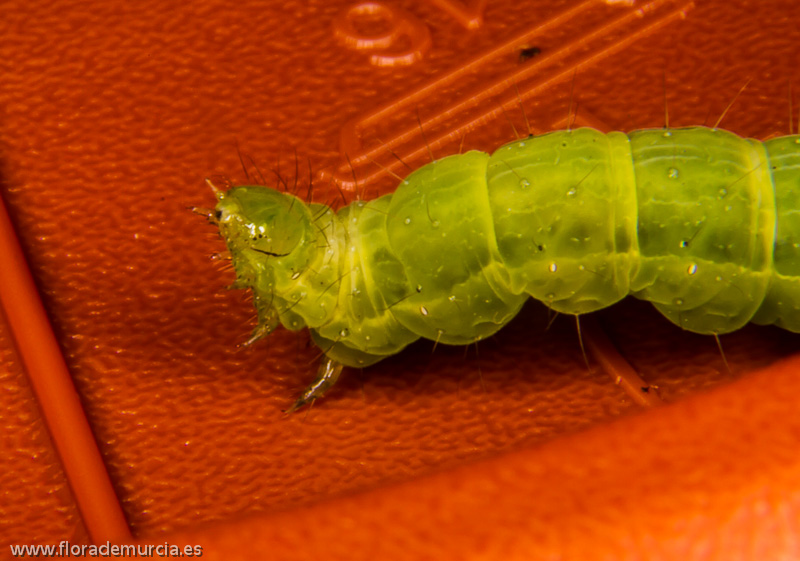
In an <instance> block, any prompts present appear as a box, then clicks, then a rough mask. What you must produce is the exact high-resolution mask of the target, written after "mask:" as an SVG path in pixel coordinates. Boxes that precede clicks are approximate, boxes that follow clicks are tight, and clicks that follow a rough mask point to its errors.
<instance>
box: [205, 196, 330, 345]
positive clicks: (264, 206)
mask: <svg viewBox="0 0 800 561" xmlns="http://www.w3.org/2000/svg"><path fill="white" fill-rule="evenodd" d="M216 196H217V200H218V202H217V206H216V208H215V209H214V211H213V212H211V213H209V215H208V217H209V220H211V222H213V223H215V224H217V225H218V226H219V231H220V235H221V236H222V237H223V238H224V239H225V243H226V244H227V246H228V251H229V252H230V255H231V260H232V262H233V266H234V269H235V270H236V282H235V283H234V284H233V286H232V288H251V289H252V291H253V296H254V299H255V305H256V309H257V310H258V327H257V328H256V330H255V332H254V333H253V337H251V339H250V341H248V343H250V342H253V341H255V340H256V339H258V338H260V337H263V336H265V335H267V334H269V333H270V332H271V331H272V330H273V329H275V327H277V325H278V323H279V322H281V321H282V320H284V323H285V320H286V318H283V317H282V316H281V312H282V310H287V309H289V308H290V305H289V304H288V303H287V301H286V300H285V296H286V294H287V292H288V288H289V287H291V285H292V284H293V283H294V282H295V280H296V279H297V278H298V277H299V276H300V274H301V273H302V272H303V271H305V270H306V269H307V268H308V265H309V263H310V261H311V259H312V258H313V257H314V254H315V251H316V248H315V243H314V242H315V236H314V230H313V227H312V217H311V215H310V213H309V211H308V207H307V206H306V205H305V204H304V203H303V202H302V201H300V200H298V199H296V198H295V197H294V196H293V195H290V194H287V193H282V192H279V191H276V190H274V189H269V188H265V187H260V186H240V187H233V188H232V189H230V190H228V191H226V192H222V191H220V190H217V191H216Z"/></svg>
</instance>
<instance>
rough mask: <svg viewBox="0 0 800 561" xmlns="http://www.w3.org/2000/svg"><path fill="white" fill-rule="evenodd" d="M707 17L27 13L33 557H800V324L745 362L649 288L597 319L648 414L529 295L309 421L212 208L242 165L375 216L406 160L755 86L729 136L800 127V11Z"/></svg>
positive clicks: (553, 12)
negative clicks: (146, 549) (479, 333)
mask: <svg viewBox="0 0 800 561" xmlns="http://www.w3.org/2000/svg"><path fill="white" fill-rule="evenodd" d="M695 4H696V5H695ZM695 4H692V3H691V2H686V1H678V0H650V1H641V0H636V1H635V2H625V1H617V2H612V1H603V0H591V1H590V0H584V1H580V0H553V1H551V2H547V3H529V2H517V3H513V4H512V3H511V2H507V1H503V2H496V3H486V2H481V1H466V0H431V1H430V2H424V3H423V2H416V3H414V2H399V1H398V2H391V3H388V2H387V3H382V2H381V3H379V2H371V3H358V2H339V1H334V2H296V3H288V4H287V3H285V2H272V3H265V2H241V3H234V4H231V3H230V2H209V1H201V2H195V3H187V2H172V1H169V0H168V1H166V2H165V1H159V2H153V1H145V2H137V3H123V2H113V1H112V2H105V3H97V4H87V3H85V2H72V1H67V2H61V3H57V4H53V3H52V2H50V3H45V2H25V3H21V2H20V3H6V4H5V5H4V6H3V9H2V11H3V15H2V18H0V69H2V80H1V81H0V83H1V84H2V85H1V86H0V107H2V110H3V119H2V120H0V181H1V183H0V195H2V199H3V201H4V203H5V206H6V208H7V210H8V214H9V216H10V223H11V225H13V229H14V230H15V231H16V237H17V238H18V239H19V244H20V245H21V248H22V253H21V254H17V253H15V252H16V251H17V250H16V249H15V247H16V241H15V240H14V237H13V236H12V235H11V234H10V231H11V228H10V226H9V227H6V226H4V225H3V222H2V221H1V220H0V227H2V228H0V229H2V240H3V243H4V244H5V245H3V246H2V261H0V297H2V304H3V314H4V315H3V316H0V317H3V322H0V356H2V362H0V381H2V390H3V391H2V392H1V393H0V396H1V397H0V399H2V404H0V412H1V414H2V417H0V419H2V422H3V438H2V440H0V445H2V448H3V449H2V460H0V462H2V464H0V467H1V468H2V469H0V474H2V475H0V493H2V497H3V500H2V501H0V549H2V551H3V553H4V554H7V552H8V551H9V549H8V545H9V544H23V543H42V544H57V543H59V542H60V541H61V540H69V541H70V542H71V543H73V544H86V543H90V541H94V542H95V543H104V542H105V540H111V541H118V540H127V539H130V538H127V537H126V536H128V535H130V536H131V537H132V538H133V539H138V540H140V541H141V542H142V543H144V542H148V543H164V542H170V543H176V544H184V543H185V544H199V545H202V546H203V547H204V548H205V555H204V557H205V558H210V559H252V558H265V559H266V558H269V559H282V558H286V559H288V558H305V557H308V558H315V559H338V558H347V559H358V558H360V557H363V558H367V557H369V558H388V559H407V558H414V559H418V558H431V559H433V558H436V559H441V558H459V559H496V558H501V557H502V558H512V559H513V558H526V559H554V558H566V559H680V560H681V561H684V560H690V559H733V558H736V559H780V558H785V559H792V558H800V452H798V450H800V421H798V418H800V416H799V415H798V414H797V412H798V411H800V397H798V396H800V377H798V375H797V373H798V370H799V369H800V356H797V349H798V348H800V338H799V337H798V336H797V335H793V334H790V333H787V332H784V331H781V330H779V329H774V328H761V327H756V326H749V327H747V328H745V329H743V330H741V331H739V332H737V333H734V334H731V335H726V336H724V337H722V338H721V344H722V347H723V348H724V350H725V356H726V358H727V362H728V363H729V365H730V370H728V369H726V368H725V365H724V363H723V361H722V358H721V355H720V353H719V350H718V348H717V344H716V342H715V341H714V339H713V338H710V337H702V336H695V335H692V334H689V333H685V332H682V331H681V330H679V329H678V328H676V327H675V326H673V325H672V324H670V323H669V322H667V321H666V320H665V319H663V318H662V317H661V316H660V315H658V314H657V313H656V312H655V311H653V310H652V309H651V307H650V306H649V304H646V303H641V302H624V303H622V304H620V305H618V306H615V307H612V308H609V309H607V310H605V311H603V312H601V313H598V314H596V316H597V317H596V318H593V322H594V324H595V325H592V326H589V325H588V324H587V327H589V333H588V334H587V335H588V336H589V338H588V340H587V343H588V345H587V347H588V348H590V350H591V348H592V346H593V344H599V345H601V347H602V346H603V345H604V343H603V340H604V338H607V340H608V341H610V344H613V345H614V346H615V347H616V348H617V349H618V351H619V355H620V356H621V357H623V359H624V360H623V367H624V366H625V364H624V363H625V362H627V363H628V366H630V367H632V368H633V370H635V372H637V373H638V375H639V376H641V378H642V380H643V381H644V382H645V383H646V384H649V385H650V386H651V390H652V391H653V392H654V394H655V395H656V396H657V397H658V398H660V400H661V401H663V402H666V404H665V405H655V406H653V407H649V408H648V407H647V404H645V405H642V404H640V403H638V402H636V401H634V400H633V399H632V398H631V397H630V396H629V395H628V394H627V393H626V392H625V391H623V389H622V388H621V387H620V386H617V385H616V384H615V383H614V382H615V380H614V377H615V375H614V374H612V375H611V376H609V373H607V372H604V371H603V370H601V368H600V367H599V366H597V364H598V361H597V360H596V359H595V358H593V357H590V360H591V361H592V364H593V370H588V369H587V368H586V365H585V364H584V359H583V357H582V356H581V352H580V347H579V343H578V339H577V336H576V332H575V325H574V321H571V319H570V318H557V319H556V321H555V322H554V323H553V324H552V326H551V327H550V328H549V329H548V328H547V326H548V322H549V320H550V318H549V317H548V315H547V311H546V310H545V309H544V308H543V307H542V306H539V305H536V304H535V303H532V304H531V305H530V306H528V307H526V308H525V310H524V311H523V312H522V314H521V315H520V316H519V318H518V319H516V320H515V321H514V322H513V323H512V324H511V325H510V326H508V327H507V328H506V329H504V330H503V331H501V332H500V333H499V334H498V335H496V336H495V337H493V338H492V339H490V340H488V341H485V342H482V343H481V344H480V345H479V347H478V349H477V352H476V350H475V349H474V348H470V349H468V350H467V351H466V352H465V350H464V349H462V348H452V347H451V348H447V347H443V346H439V347H438V348H437V349H436V350H435V352H433V353H432V352H431V348H432V344H430V343H424V342H423V343H420V344H415V345H413V346H412V347H410V348H409V349H408V350H407V351H405V352H404V353H402V354H401V355H398V356H397V357H392V358H390V359H388V360H385V361H383V362H382V363H380V364H378V365H376V366H374V367H371V368H369V369H366V370H364V371H363V372H359V371H347V372H346V373H345V375H344V376H343V379H342V380H341V381H340V382H339V383H338V384H337V386H336V387H335V388H334V389H333V390H332V391H331V392H330V394H329V395H328V396H327V397H326V398H325V399H324V400H322V401H320V402H318V403H316V404H315V405H314V407H313V408H312V409H311V410H310V411H309V412H307V413H306V412H300V413H299V414H295V415H293V416H291V417H289V418H284V417H283V416H282V414H281V410H282V409H285V408H286V407H288V406H289V405H290V403H291V402H292V400H293V399H294V398H295V397H296V396H297V394H298V392H299V391H300V390H301V389H302V388H303V387H304V385H305V384H306V383H308V382H309V381H310V379H311V378H312V377H313V373H314V370H315V367H316V358H317V356H318V350H317V349H316V348H314V347H313V345H311V344H310V343H309V339H308V336H307V334H305V333H290V332H287V331H283V330H279V331H278V332H276V333H274V334H273V335H271V336H270V338H269V339H268V340H267V341H266V342H265V343H260V344H257V345H255V346H254V348H251V349H247V350H239V349H237V345H238V344H239V343H241V342H242V341H244V340H245V339H246V338H247V336H248V333H249V330H250V329H251V327H252V325H253V315H254V313H253V310H252V306H251V304H250V302H249V301H248V299H247V298H246V295H245V294H244V293H243V292H239V291H225V290H224V288H223V287H224V286H225V285H227V284H229V283H230V282H231V281H232V272H231V271H230V270H227V269H226V268H225V267H224V266H220V265H219V264H218V263H219V262H214V261H212V260H210V259H209V256H210V255H212V254H214V253H216V252H220V251H222V250H223V247H224V246H223V244H222V241H221V240H220V239H219V237H218V236H217V234H216V232H215V231H214V228H213V227H212V226H210V225H208V224H207V223H206V222H205V221H204V220H203V218H202V217H199V216H198V215H196V214H193V213H192V212H190V211H189V210H188V208H189V207H192V206H198V207H209V206H212V205H213V204H214V199H213V196H212V193H211V192H210V190H209V189H208V187H207V186H206V185H205V184H204V182H203V180H204V178H205V177H207V176H216V177H220V176H223V177H227V178H229V180H230V182H232V183H242V182H245V181H247V177H246V176H245V172H244V171H243V170H242V167H241V163H240V157H239V152H241V154H242V156H243V158H242V159H243V161H244V163H245V164H246V166H247V168H248V172H247V173H248V174H249V176H250V178H251V180H254V181H255V180H257V181H259V182H260V181H262V176H263V180H264V182H266V183H269V184H272V185H277V184H279V183H280V180H278V179H277V176H280V178H281V180H282V181H284V182H285V183H286V184H288V186H289V187H290V188H294V186H295V184H297V188H298V189H300V190H301V192H303V193H305V190H306V189H308V187H309V181H311V182H312V189H311V191H312V193H313V197H314V199H315V200H318V201H323V202H334V201H337V200H341V197H345V198H348V199H353V198H355V197H356V196H363V197H366V198H371V197H373V196H375V195H376V194H377V193H382V192H389V191H391V190H392V189H393V188H394V185H395V184H396V179H394V178H392V176H391V174H390V173H389V171H391V172H393V173H397V174H399V175H404V174H405V173H407V171H408V170H407V168H406V167H405V166H404V165H403V164H401V163H400V162H398V160H397V159H395V158H394V156H393V155H392V153H391V152H393V153H394V154H397V155H398V156H399V157H400V158H401V159H402V160H403V161H404V162H406V163H407V164H408V165H409V166H410V167H412V168H413V167H417V166H419V165H422V164H424V163H425V162H426V161H428V159H429V155H428V149H430V150H431V151H432V152H433V154H434V156H435V157H440V156H444V155H446V154H449V153H454V152H457V151H459V150H467V149H481V150H492V149H494V148H495V147H496V146H498V145H499V144H501V143H503V142H506V141H508V140H510V139H512V138H514V132H513V131H512V126H511V125H510V124H509V123H513V127H514V128H516V130H517V132H518V133H519V134H527V132H528V130H532V131H534V132H541V131H545V130H550V129H554V128H563V127H565V126H567V125H568V123H571V122H573V121H574V122H575V124H576V126H578V125H589V126H594V127H597V128H601V129H606V130H612V129H616V130H631V129H636V128H644V127H660V126H663V125H664V124H665V119H668V122H669V124H670V125H671V126H682V125H698V124H704V123H705V124H709V125H713V124H714V123H715V122H716V121H717V119H718V118H719V116H720V115H721V114H722V113H723V111H724V110H725V108H726V106H727V105H728V104H729V102H730V101H731V100H732V99H733V98H734V96H736V93H737V92H738V91H739V90H740V88H741V87H742V86H743V85H744V84H745V83H748V85H747V88H746V89H745V90H744V91H743V92H742V93H741V95H740V96H739V97H738V98H737V99H736V101H735V103H734V104H733V106H732V107H731V109H730V110H728V111H727V113H725V115H724V119H723V121H722V124H721V126H723V127H724V128H727V129H729V130H732V131H734V132H736V133H737V134H740V135H742V136H750V137H755V138H762V139H764V138H768V137H770V136H773V135H780V134H786V133H788V132H790V130H797V127H798V124H797V121H798V119H797V117H795V118H793V119H790V113H791V112H792V108H793V107H794V108H797V107H798V103H797V102H795V103H794V104H793V103H792V102H791V91H792V81H793V80H794V70H795V69H796V68H797V67H798V62H799V60H798V59H799V58H800V31H798V29H797V26H796V24H795V22H797V21H798V20H800V6H798V5H797V4H796V3H795V2H793V1H789V0H767V1H762V2H758V3H756V2H750V3H732V2H724V1H722V0H708V1H704V2H701V1H699V0H696V1H695ZM798 88H800V86H798V87H795V88H794V89H795V90H797V89H798ZM520 102H521V105H522V106H523V107H524V115H523V112H522V111H521V110H520ZM665 109H668V117H666V113H667V111H665ZM794 112H795V113H796V111H794ZM526 118H527V120H528V121H529V124H528V123H526ZM792 121H794V122H793V123H792ZM420 124H421V126H420ZM420 129H421V130H422V132H421V130H420ZM376 162H377V164H379V165H376ZM309 166H310V169H309ZM296 170H297V171H296ZM387 170H389V171H387ZM353 176H355V181H354V180H353ZM295 178H297V179H295ZM337 185H338V187H339V188H337ZM340 189H341V191H340ZM355 191H358V195H356V193H355ZM0 218H2V213H0ZM21 255H24V256H25V258H26V260H27V265H28V266H29V268H30V273H31V274H30V275H29V274H28V272H27V271H26V269H25V266H24V263H23V259H22V258H21ZM32 283H35V287H36V288H38V293H39V296H40V297H41V304H43V308H42V307H41V305H40V304H39V303H37V302H36V299H35V292H34V291H33V286H34V284H32ZM31 296H34V298H31ZM43 313H46V315H47V317H48V318H49V320H50V326H51V328H52V329H51V330H48V329H47V325H46V322H44V321H43V320H44V315H43ZM592 331H595V332H596V333H600V334H599V335H596V336H593V335H592V333H591V332H592ZM605 345H606V346H605V348H606V349H607V348H608V346H607V345H608V344H605ZM59 349H60V355H59V354H58V353H56V352H54V351H56V350H59ZM601 356H602V357H604V358H606V359H609V360H612V361H613V358H614V357H613V353H610V352H608V351H607V350H606V351H601ZM609 357H610V358H609ZM791 357H793V358H791ZM626 379H627V378H626ZM653 386H655V387H653ZM644 401H647V402H648V403H650V405H652V402H653V401H654V400H644Z"/></svg>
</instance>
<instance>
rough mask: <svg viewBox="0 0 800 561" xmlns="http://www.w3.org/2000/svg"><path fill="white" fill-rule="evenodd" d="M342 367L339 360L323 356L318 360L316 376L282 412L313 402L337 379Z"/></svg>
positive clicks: (286, 412) (288, 412) (286, 413)
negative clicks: (320, 360)
mask: <svg viewBox="0 0 800 561" xmlns="http://www.w3.org/2000/svg"><path fill="white" fill-rule="evenodd" d="M343 368H344V365H343V364H342V363H341V362H338V361H336V360H333V359H332V358H328V357H324V358H323V359H322V362H320V365H319V370H317V377H316V378H315V379H314V381H313V382H311V384H310V385H309V386H308V387H307V388H306V389H305V390H304V391H303V393H302V394H301V395H300V397H299V398H298V399H297V401H295V402H294V403H293V404H292V406H291V407H289V409H287V410H286V411H284V412H283V414H284V415H290V414H291V413H294V412H295V411H297V410H298V409H300V408H301V407H303V406H304V405H308V404H309V403H313V402H314V401H316V400H317V399H319V398H320V397H322V396H323V395H324V394H325V392H327V391H328V390H329V389H330V388H331V386H333V385H334V384H335V383H336V381H337V380H338V379H339V375H340V374H341V373H342V369H343Z"/></svg>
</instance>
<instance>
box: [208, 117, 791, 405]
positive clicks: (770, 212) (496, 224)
mask: <svg viewBox="0 0 800 561" xmlns="http://www.w3.org/2000/svg"><path fill="white" fill-rule="evenodd" d="M218 199H219V203H218V205H217V209H216V212H215V213H214V215H213V216H212V221H214V222H216V223H218V224H219V227H220V232H221V234H222V236H223V237H224V239H225V240H226V243H227V245H228V248H229V250H230V253H231V255H232V259H233V265H234V267H235V270H236V274H237V281H236V283H235V286H236V287H249V288H251V289H252V291H253V294H254V297H255V303H256V308H257V310H258V317H259V325H258V327H257V328H256V330H255V332H254V335H253V338H254V339H255V338H258V337H261V336H263V335H266V334H267V333H269V332H270V331H271V330H272V329H274V328H275V327H276V326H277V324H278V323H281V324H283V325H284V326H285V327H287V328H289V329H293V330H297V329H301V328H304V327H309V328H310V329H311V334H312V337H313V339H314V341H315V343H316V344H317V345H318V346H319V347H320V348H321V349H322V351H323V352H324V353H325V355H327V359H326V361H324V363H325V364H327V366H325V364H324V365H323V368H322V370H321V373H320V379H322V378H324V379H325V380H328V381H330V380H331V378H333V381H335V377H332V376H331V375H330V372H332V371H333V370H332V369H333V367H332V366H331V364H332V363H333V364H343V365H346V366H356V367H360V366H368V365H370V364H373V363H375V362H377V361H379V360H381V359H382V358H384V357H386V356H389V355H392V354H395V353H397V352H399V351H400V350H402V349H403V348H404V347H405V346H407V345H408V344H409V343H411V342H413V341H414V340H416V339H417V338H419V337H425V338H427V339H431V340H434V341H437V342H442V343H447V344H469V343H472V342H474V341H477V340H480V339H482V338H485V337H487V336H490V335H492V334H493V333H495V332H496V331H497V330H498V329H500V328H501V327H503V326H504V325H505V324H506V323H508V322H509V321H510V320H511V319H512V318H513V317H514V316H515V315H516V313H517V312H518V311H519V309H520V308H521V306H522V305H523V303H524V301H525V300H526V299H527V298H528V297H529V296H532V297H534V298H536V299H538V300H540V301H542V302H544V303H545V304H546V305H547V306H549V307H550V308H552V309H553V310H555V311H557V312H561V313H566V314H573V315H579V314H584V313H589V312H592V311H595V310H598V309H601V308H605V307H607V306H610V305H612V304H614V303H615V302H617V301H619V300H621V299H622V298H624V297H625V296H627V295H628V294H632V295H633V296H636V297H637V298H641V299H644V300H649V301H650V302H652V303H653V304H654V305H655V306H656V308H657V309H658V310H659V311H660V312H661V313H662V314H664V315H665V316H666V317H667V318H669V319H670V320H671V321H673V322H674V323H676V324H677V325H679V326H680V327H682V328H684V329H687V330H690V331H694V332H698V333H704V334H721V333H726V332H730V331H733V330H736V329H739V328H740V327H742V326H743V325H745V324H746V323H748V322H749V321H755V322H757V323H762V324H771V323H774V324H776V325H779V326H781V327H784V328H786V329H789V330H792V331H795V332H800V137H798V136H787V137H781V138H776V139H772V140H769V141H767V142H763V143H762V142H760V141H757V140H750V139H743V138H741V137H739V136H737V135H735V134H733V133H730V132H727V131H723V130H720V129H710V128H705V127H692V128H684V129H651V130H641V131H635V132H632V133H629V134H624V133H620V132H612V133H610V134H604V133H601V132H599V131H596V130H594V129H590V128H582V129H576V130H569V131H558V132H553V133H549V134H545V135H541V136H535V137H529V138H525V139H521V140H517V141H515V142H512V143H509V144H507V145H505V146H502V147H500V148H499V149H498V150H496V151H495V152H494V153H493V154H491V155H489V154H487V153H483V152H477V151H473V152H468V153H466V154H459V155H454V156H450V157H447V158H444V159H441V160H438V161H435V162H432V163H430V164H427V165H425V166H423V167H421V168H419V169H418V170H416V171H414V172H413V173H411V174H410V175H409V176H408V177H407V178H406V179H405V180H404V181H402V182H401V184H400V186H399V187H398V189H397V190H396V191H395V192H394V193H393V194H389V195H385V196H383V197H380V198H378V199H375V200H373V201H369V202H364V201H358V202H355V203H353V204H351V205H349V206H347V207H345V208H343V209H341V210H339V211H338V212H334V211H333V210H331V209H330V208H328V207H326V206H325V205H319V204H310V205H307V204H306V203H304V202H303V201H301V200H300V199H297V198H296V197H294V196H293V195H291V194H288V193H282V192H278V191H275V190H272V189H269V188H264V187H258V186H241V187H234V188H232V189H230V190H229V191H227V192H224V193H222V192H220V193H218ZM325 372H327V373H328V374H324V373H325ZM337 376H338V373H337ZM318 382H319V380H318ZM332 383H333V382H332V381H330V382H329V383H325V384H318V383H317V382H315V384H316V386H318V387H320V388H321V389H320V391H318V392H315V391H311V393H309V392H308V391H307V392H306V393H308V395H306V394H304V396H303V397H302V398H301V399H300V400H298V402H297V403H296V404H295V406H294V407H293V408H292V409H294V408H296V407H298V406H300V405H302V404H305V403H308V402H310V401H313V399H315V398H316V397H319V396H320V395H321V393H322V392H323V391H324V390H325V389H327V387H329V386H330V385H332Z"/></svg>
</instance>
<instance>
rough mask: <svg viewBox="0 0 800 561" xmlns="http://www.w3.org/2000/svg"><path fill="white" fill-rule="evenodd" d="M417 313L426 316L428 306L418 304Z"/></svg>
mask: <svg viewBox="0 0 800 561" xmlns="http://www.w3.org/2000/svg"><path fill="white" fill-rule="evenodd" d="M419 313H421V314H422V315H423V316H427V315H428V308H426V307H425V306H420V307H419Z"/></svg>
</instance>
